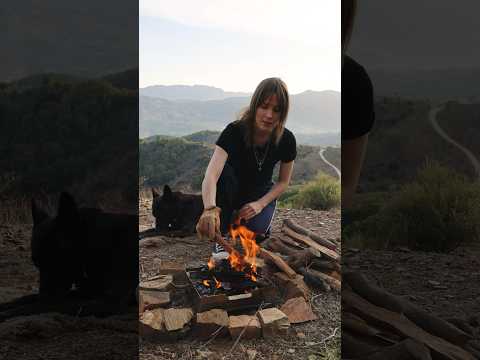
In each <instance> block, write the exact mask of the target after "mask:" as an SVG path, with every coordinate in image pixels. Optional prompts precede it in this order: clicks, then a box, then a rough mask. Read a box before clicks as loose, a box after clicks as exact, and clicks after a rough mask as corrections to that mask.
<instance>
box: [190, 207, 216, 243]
mask: <svg viewBox="0 0 480 360" xmlns="http://www.w3.org/2000/svg"><path fill="white" fill-rule="evenodd" d="M220 211H221V210H220V208H219V207H213V208H210V209H206V210H204V211H203V214H202V216H200V219H199V220H198V223H197V226H196V230H197V235H198V237H199V238H200V240H215V235H216V234H220Z"/></svg>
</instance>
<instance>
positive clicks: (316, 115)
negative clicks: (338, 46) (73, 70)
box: [139, 91, 341, 142]
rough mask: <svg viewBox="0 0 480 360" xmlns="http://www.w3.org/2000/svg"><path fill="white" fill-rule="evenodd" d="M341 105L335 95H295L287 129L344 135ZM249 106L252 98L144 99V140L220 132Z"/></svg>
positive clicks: (332, 93)
mask: <svg viewBox="0 0 480 360" xmlns="http://www.w3.org/2000/svg"><path fill="white" fill-rule="evenodd" d="M340 101H341V100H340V93H338V92H335V91H321V92H318V91H306V92H303V93H301V94H297V95H292V96H291V111H290V114H289V116H288V121H287V128H289V129H290V130H292V131H293V132H294V133H295V134H309V135H310V136H316V135H320V134H322V133H338V132H340ZM248 103H249V98H248V97H233V98H226V99H222V100H208V101H187V100H185V101H181V102H180V101H171V100H166V99H162V98H153V97H146V96H140V125H139V126H140V129H139V133H140V138H145V137H149V136H152V135H155V134H165V135H174V136H183V135H188V134H191V133H193V132H197V131H202V130H204V129H209V130H214V131H220V130H222V129H223V128H224V127H225V126H226V125H227V124H228V123H229V122H231V121H233V120H235V119H236V118H237V117H238V115H239V113H240V112H241V111H242V109H244V108H245V107H246V106H247V105H248ZM334 141H335V140H333V142H334Z"/></svg>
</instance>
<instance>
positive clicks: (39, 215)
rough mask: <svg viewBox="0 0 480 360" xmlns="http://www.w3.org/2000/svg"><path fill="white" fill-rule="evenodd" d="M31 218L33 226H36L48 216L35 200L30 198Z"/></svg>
mask: <svg viewBox="0 0 480 360" xmlns="http://www.w3.org/2000/svg"><path fill="white" fill-rule="evenodd" d="M32 218H33V225H34V226H35V225H38V224H40V223H42V222H43V221H45V220H46V219H48V214H47V212H46V211H45V210H43V209H41V208H40V207H39V206H38V205H37V202H36V201H35V199H33V198H32Z"/></svg>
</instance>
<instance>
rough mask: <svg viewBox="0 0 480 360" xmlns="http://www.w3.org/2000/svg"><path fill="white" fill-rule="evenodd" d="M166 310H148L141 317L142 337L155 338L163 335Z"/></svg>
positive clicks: (140, 330)
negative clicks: (154, 336)
mask: <svg viewBox="0 0 480 360" xmlns="http://www.w3.org/2000/svg"><path fill="white" fill-rule="evenodd" d="M164 312H165V309H155V310H147V311H145V312H144V313H143V314H142V315H141V316H140V326H139V329H138V330H139V333H140V336H153V335H158V334H163V333H164V332H165V331H166V329H165V326H164V318H163V313H164Z"/></svg>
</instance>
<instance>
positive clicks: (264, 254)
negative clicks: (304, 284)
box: [258, 248, 297, 279]
mask: <svg viewBox="0 0 480 360" xmlns="http://www.w3.org/2000/svg"><path fill="white" fill-rule="evenodd" d="M258 256H259V257H261V258H263V259H265V260H269V261H271V262H273V263H274V264H275V265H276V266H277V267H278V268H279V269H280V270H282V271H283V272H284V273H285V274H287V275H288V276H289V277H290V278H292V279H293V278H295V276H296V275H297V273H296V272H295V270H293V269H292V268H291V267H290V266H289V265H288V264H287V263H286V262H285V260H283V259H282V258H281V257H280V256H278V255H275V254H274V253H272V252H270V251H268V250H266V249H264V248H260V251H259V253H258Z"/></svg>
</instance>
